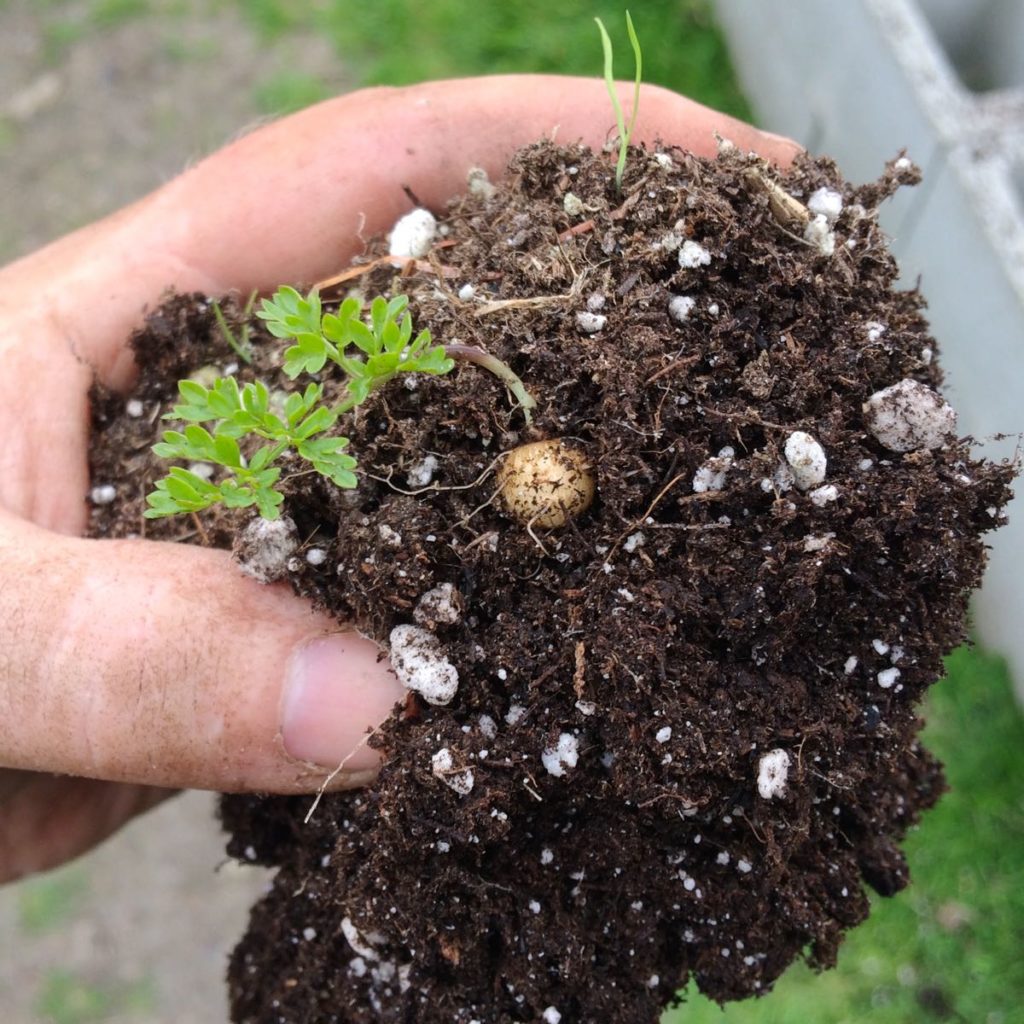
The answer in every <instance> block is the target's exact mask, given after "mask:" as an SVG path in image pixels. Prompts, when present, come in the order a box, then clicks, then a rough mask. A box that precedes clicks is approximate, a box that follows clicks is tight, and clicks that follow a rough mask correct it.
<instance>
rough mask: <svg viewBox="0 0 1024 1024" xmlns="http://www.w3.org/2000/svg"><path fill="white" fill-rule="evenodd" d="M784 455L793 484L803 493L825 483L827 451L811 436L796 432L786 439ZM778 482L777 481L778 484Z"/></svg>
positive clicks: (803, 432) (800, 431)
mask: <svg viewBox="0 0 1024 1024" xmlns="http://www.w3.org/2000/svg"><path fill="white" fill-rule="evenodd" d="M784 454H785V456H786V462H787V464H788V465H789V469H790V472H791V473H792V474H793V482H794V483H795V484H796V486H797V487H798V488H799V489H800V490H801V491H808V490H810V489H811V488H812V487H817V486H818V484H820V483H822V482H823V481H824V479H825V469H826V467H827V465H828V460H827V459H826V458H825V449H824V448H822V446H821V445H820V444H819V443H818V441H817V440H816V439H815V438H813V437H812V436H811V435H810V434H808V433H806V432H805V431H803V430H794V431H793V433H792V434H790V435H789V437H788V438H787V439H786V447H785V449H784ZM776 476H778V474H776ZM778 482H779V481H778V480H776V484H778ZM782 489H783V488H781V487H780V490H782Z"/></svg>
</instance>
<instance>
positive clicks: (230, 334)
mask: <svg viewBox="0 0 1024 1024" xmlns="http://www.w3.org/2000/svg"><path fill="white" fill-rule="evenodd" d="M256 295H257V293H256V292H255V291H254V292H252V293H251V294H250V295H249V298H248V300H247V301H246V303H245V308H244V309H243V310H242V326H241V328H240V329H239V331H238V337H237V338H236V337H235V332H234V331H233V330H231V328H230V327H229V326H228V322H227V320H226V318H225V317H224V310H223V309H221V308H220V303H219V302H218V301H217V300H216V299H214V300H213V316H214V319H215V320H216V321H217V327H218V329H219V330H220V333H221V337H222V338H223V339H224V340H225V341H226V342H227V343H228V345H229V346H230V348H231V349H232V351H233V352H234V353H235V355H236V356H238V358H239V359H241V360H242V362H243V363H251V362H252V344H251V343H250V341H249V333H250V331H249V314H250V313H251V312H252V307H253V304H254V303H255V302H256Z"/></svg>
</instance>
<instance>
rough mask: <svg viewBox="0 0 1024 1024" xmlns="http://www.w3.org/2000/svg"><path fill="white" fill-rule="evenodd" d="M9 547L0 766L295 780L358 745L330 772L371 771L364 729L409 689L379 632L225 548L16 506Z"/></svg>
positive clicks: (2, 549) (305, 784)
mask: <svg viewBox="0 0 1024 1024" xmlns="http://www.w3.org/2000/svg"><path fill="white" fill-rule="evenodd" d="M0 558H2V559H3V565H4V569H5V572H4V576H5V578H6V579H7V581H8V585H7V586H5V587H3V588H0V622H3V623H4V624H5V628H4V629H3V631H2V633H0V666H2V670H0V721H2V722H3V723H4V728H3V732H2V733H0V766H4V767H9V768H23V769H29V770H35V771H48V772H57V773H65V774H71V775H81V776H86V777H90V778H98V779H108V780H114V781H126V782H140V783H148V784H151V785H157V786H168V787H189V788H199V789H218V790H224V791H245V790H250V791H265V792H278V793H288V792H300V791H310V790H314V789H316V788H317V787H318V786H319V785H320V784H321V783H322V781H323V779H324V777H325V775H326V774H328V773H329V772H331V771H332V770H333V769H335V768H336V767H337V766H338V764H339V763H340V762H341V761H342V760H343V759H345V758H346V757H348V755H352V756H351V757H350V758H349V760H348V761H347V762H346V764H345V770H344V772H343V773H342V775H341V776H339V778H338V779H336V780H335V785H338V784H349V785H353V784H359V783H360V782H364V781H368V779H369V778H370V777H372V774H373V772H374V770H375V767H376V764H377V761H378V755H377V754H376V753H375V752H374V751H373V750H370V749H369V748H367V747H366V746H365V744H362V741H363V739H364V738H365V736H366V734H367V732H368V731H369V730H370V729H372V728H373V727H374V726H376V725H377V724H378V723H380V722H381V721H383V720H384V718H385V717H386V716H387V714H388V713H389V712H390V710H391V709H392V708H393V706H394V704H395V702H396V701H398V700H400V699H401V697H402V695H403V692H404V691H402V689H401V687H400V686H399V684H398V681H397V680H396V678H395V676H394V675H393V673H391V672H390V670H389V668H388V665H387V662H385V661H383V660H380V651H379V648H378V647H377V645H376V644H374V643H372V642H371V641H369V640H367V639H365V638H363V637H360V636H359V635H357V634H355V633H352V632H347V633H346V632H340V631H339V627H338V626H337V624H336V623H334V622H333V621H332V620H329V619H327V618H326V617H324V616H321V615H317V614H314V613H313V612H312V611H311V610H310V607H309V605H308V604H307V603H305V602H303V601H301V600H299V599H297V598H296V597H294V596H293V595H292V594H291V593H290V592H289V591H288V590H287V589H286V588H285V587H284V586H271V587H267V586H262V585H260V584H258V583H255V582H254V581H253V580H250V579H248V578H246V577H244V576H243V575H242V574H241V573H239V572H238V571H237V569H235V567H234V566H233V565H231V562H230V557H229V556H228V555H227V554H226V553H225V552H223V551H214V550H210V549H205V548H195V547H188V546H185V545H176V544H166V543H156V542H151V541H141V540H139V541H132V540H123V541H122V540H118V541H114V540H104V541H95V540H82V539H80V538H74V537H64V536H58V535H55V534H51V533H48V532H46V531H44V530H41V529H39V528H38V527H36V526H33V525H31V524H29V523H26V522H24V521H21V520H14V519H12V518H10V517H6V516H5V517H3V518H2V519H0ZM12 581H17V584H16V585H11V582H12ZM353 751H355V753H354V754H353Z"/></svg>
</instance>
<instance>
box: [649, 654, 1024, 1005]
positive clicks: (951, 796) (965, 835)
mask: <svg viewBox="0 0 1024 1024" xmlns="http://www.w3.org/2000/svg"><path fill="white" fill-rule="evenodd" d="M948 670H949V674H948V676H947V678H946V679H945V680H944V681H943V682H941V683H939V684H938V685H937V686H936V687H935V689H934V690H933V691H932V697H931V699H930V700H929V702H928V709H927V715H926V717H927V719H928V723H929V724H928V727H927V730H926V732H925V741H926V745H927V746H929V747H930V748H931V749H932V750H933V751H934V752H935V753H937V754H938V755H939V757H940V758H942V760H943V761H944V762H945V763H946V774H947V777H948V779H949V783H950V786H951V792H949V793H947V794H946V795H945V796H944V797H943V798H942V800H941V801H940V803H939V805H938V807H936V808H935V809H934V810H933V811H930V812H929V813H928V814H927V815H926V816H925V819H924V822H923V824H922V825H921V827H920V828H919V829H917V830H916V831H915V832H913V833H912V834H911V836H910V837H909V838H908V839H907V843H906V849H907V853H908V857H909V860H910V865H911V871H912V875H913V877H912V881H911V884H910V887H909V888H908V889H907V890H905V891H904V892H902V893H901V894H900V895H898V896H896V897H894V898H893V899H888V900H884V899H876V900H875V901H874V910H873V913H872V915H871V918H870V919H869V920H868V921H867V922H866V923H865V924H864V925H862V926H861V927H860V928H859V929H856V930H855V931H854V932H852V933H851V934H850V936H849V938H848V939H847V941H846V943H845V944H844V946H843V948H842V950H841V951H840V956H839V967H838V968H837V969H836V970H834V971H830V972H827V973H825V974H822V975H815V974H813V973H812V972H811V971H810V970H808V969H807V968H806V967H803V966H798V967H794V968H793V969H791V970H790V971H789V973H787V974H786V975H785V976H784V977H783V978H782V980H781V981H780V982H779V984H778V985H777V986H776V989H775V991H774V992H773V993H772V994H770V995H769V996H767V997H766V998H764V999H761V1000H757V1001H755V1002H748V1003H736V1004H732V1005H730V1006H728V1007H727V1008H726V1009H725V1011H724V1012H723V1011H721V1010H719V1008H718V1007H717V1006H715V1005H714V1004H712V1003H710V1002H708V1001H707V1000H705V999H703V998H702V997H699V996H694V997H693V998H692V999H691V1000H690V1001H689V1002H688V1003H687V1004H686V1005H685V1006H684V1007H683V1008H681V1009H680V1010H678V1011H675V1012H674V1013H668V1014H666V1015H665V1018H664V1024H805V1022H811V1024H854V1022H860V1021H865V1022H868V1021H869V1022H870V1024H932V1022H936V1024H938V1022H940V1021H953V1022H964V1024H967V1022H969V1024H1024V955H1022V949H1021V945H1022V941H1024V771H1022V768H1024V717H1022V716H1021V713H1020V709H1019V708H1018V706H1017V705H1016V703H1015V701H1014V697H1013V694H1012V691H1011V687H1010V681H1009V678H1008V676H1007V674H1006V670H1005V666H1004V665H1003V664H1002V662H1001V661H1000V660H999V659H998V658H995V657H993V656H991V655H985V654H983V653H980V652H978V651H971V650H967V649H962V650H959V651H957V652H956V653H955V654H954V655H953V656H952V657H951V658H950V659H949V662H948ZM958 921H959V923H958Z"/></svg>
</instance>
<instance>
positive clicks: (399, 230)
mask: <svg viewBox="0 0 1024 1024" xmlns="http://www.w3.org/2000/svg"><path fill="white" fill-rule="evenodd" d="M436 234H437V221H436V220H435V219H434V215H433V214H432V213H431V212H430V211H429V210H424V209H422V208H417V209H415V210H412V211H411V212H409V213H407V214H406V215H405V216H404V217H400V218H399V219H398V220H397V221H396V222H395V226H394V227H393V228H392V229H391V234H390V235H388V255H389V256H397V257H411V258H413V259H419V257H420V256H426V254H427V253H428V252H430V246H431V245H432V244H433V242H434V237H435V235H436Z"/></svg>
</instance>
